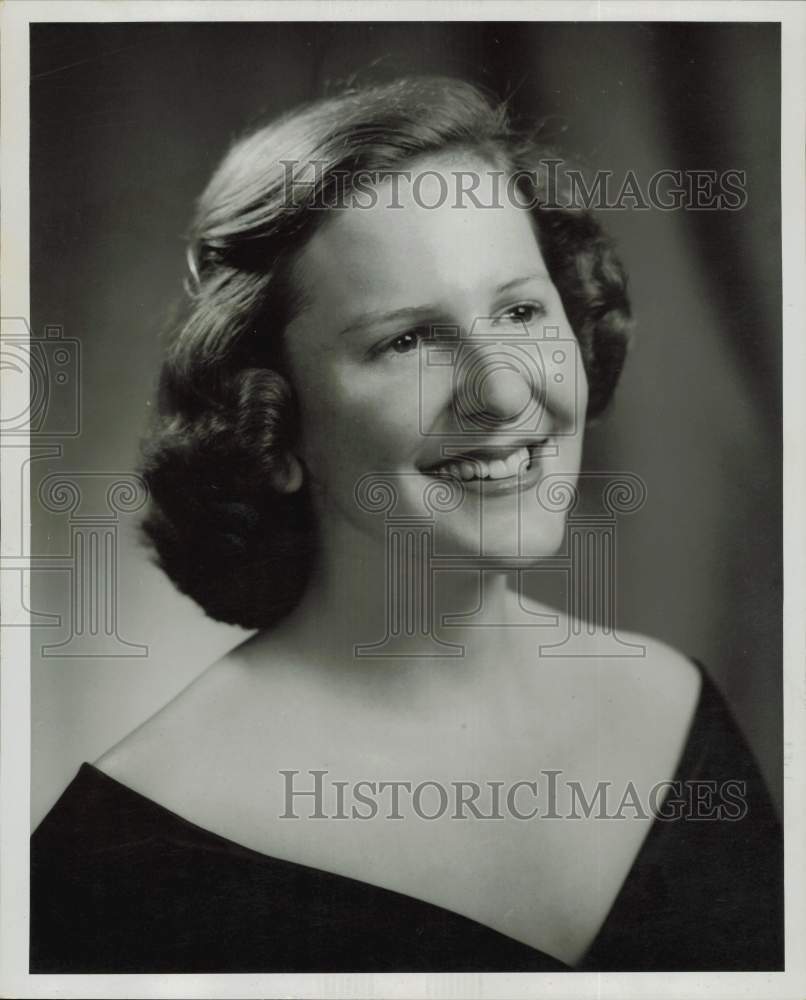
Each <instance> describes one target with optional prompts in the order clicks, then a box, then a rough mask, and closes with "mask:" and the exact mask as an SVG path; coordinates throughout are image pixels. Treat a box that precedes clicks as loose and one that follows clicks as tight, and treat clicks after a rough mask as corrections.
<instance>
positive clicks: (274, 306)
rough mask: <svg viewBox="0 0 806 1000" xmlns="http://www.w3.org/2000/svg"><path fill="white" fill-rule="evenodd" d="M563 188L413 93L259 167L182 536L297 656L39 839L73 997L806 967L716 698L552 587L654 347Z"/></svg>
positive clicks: (169, 497)
mask: <svg viewBox="0 0 806 1000" xmlns="http://www.w3.org/2000/svg"><path fill="white" fill-rule="evenodd" d="M548 158H549V155H548V151H546V150H543V149H541V148H540V147H539V145H537V144H536V143H535V142H534V141H533V140H532V139H530V138H529V137H528V136H520V135H517V134H515V133H514V132H513V130H512V129H511V128H510V126H509V124H508V121H507V116H506V112H505V110H504V109H503V108H500V107H495V106H493V105H492V104H490V103H489V102H488V101H487V100H486V99H485V98H484V97H483V96H482V95H481V94H480V93H479V92H478V91H476V90H475V89H474V88H472V87H471V86H469V85H467V84H464V83H461V82H457V81H451V80H441V79H412V80H401V81H398V82H396V83H393V84H390V85H386V86H383V87H376V88H371V89H365V90H360V91H356V92H348V93H346V94H343V95H341V96H338V97H335V98H331V99H328V100H326V101H322V102H319V103H315V104H312V105H310V106H308V107H305V108H302V109H301V110H297V111H295V112H293V113H291V114H289V115H288V116H286V117H285V118H283V119H281V120H280V121H278V122H276V123H273V124H270V125H269V126H267V127H265V128H263V129H261V130H259V131H257V132H255V133H254V134H252V135H250V136H248V137H247V138H245V139H243V140H241V141H240V142H238V143H237V144H236V145H235V146H234V147H233V149H232V150H231V151H230V152H229V154H228V155H227V157H226V158H225V160H224V162H223V163H222V164H221V166H220V167H219V169H218V171H217V172H216V174H215V175H214V177H213V179H212V181H211V182H210V184H209V186H208V188H207V190H206V191H205V192H204V194H203V195H202V197H201V199H200V201H199V205H198V211H197V214H196V219H195V224H194V228H193V233H192V241H191V245H190V250H189V263H190V272H191V279H190V283H189V292H190V302H189V309H188V313H187V316H186V317H185V319H184V321H183V323H182V324H181V326H180V328H179V329H178V331H177V333H176V336H175V338H174V340H173V342H172V345H171V348H170V352H169V354H168V357H167V359H166V362H165V367H164V370H163V377H162V385H161V400H160V418H159V421H158V423H157V425H156V427H155V428H154V431H153V434H152V436H151V437H150V439H149V442H148V445H147V449H146V458H145V475H146V477H147V480H148V482H149V486H150V488H151V491H152V497H153V503H152V509H151V513H150V515H149V518H148V520H147V522H146V530H147V532H148V535H149V537H150V539H151V540H152V542H153V544H154V546H155V548H156V551H157V553H158V555H159V558H160V560H161V563H162V565H163V567H164V569H165V570H166V572H167V573H168V574H169V575H170V576H171V577H172V579H173V580H174V581H175V582H176V584H177V585H178V586H179V587H180V588H181V589H182V590H183V591H184V592H185V593H187V594H189V595H190V596H192V597H193V598H195V599H196V600H197V601H198V602H199V603H200V604H201V606H202V607H203V608H204V609H205V610H206V611H207V612H208V613H209V614H210V615H212V616H213V617H216V618H219V619H221V620H224V621H228V622H236V623H238V624H241V625H243V626H246V627H249V628H255V629H256V630H257V632H256V634H255V636H254V637H253V638H252V639H250V640H249V641H248V642H246V643H245V644H244V645H242V646H240V647H238V648H237V649H235V650H233V651H232V652H231V653H230V654H229V655H227V656H226V657H224V659H223V660H221V661H220V662H218V663H215V664H214V665H213V666H212V667H210V669H208V670H207V671H206V672H205V673H203V674H202V675H201V676H200V677H199V679H198V680H197V681H196V682H195V683H193V684H192V685H191V686H190V687H189V688H188V689H186V690H185V691H184V692H182V693H181V694H180V695H179V696H178V697H177V698H176V699H175V700H174V701H172V702H171V703H170V704H169V705H167V706H166V707H165V708H164V709H163V710H162V711H160V712H159V713H158V714H157V715H156V716H154V717H153V718H152V719H150V720H148V721H147V722H146V723H144V724H143V725H142V726H141V727H140V728H139V729H138V730H137V731H136V732H134V733H132V734H131V735H130V736H129V737H127V738H126V739H125V740H123V741H122V742H121V743H120V744H118V745H117V746H116V747H114V748H113V749H111V750H110V751H109V752H108V753H107V754H105V755H104V756H103V757H102V758H101V759H100V760H99V761H98V762H97V763H96V764H95V765H94V766H90V765H84V766H83V767H82V769H81V770H80V772H79V774H78V776H77V778H76V779H75V781H74V782H73V784H72V785H71V786H70V788H69V789H68V790H67V791H66V792H65V794H64V795H63V796H62V799H61V800H60V801H59V803H57V805H56V806H55V807H54V809H53V811H52V812H51V813H50V814H49V816H48V817H47V818H46V819H45V820H44V822H43V824H42V826H41V827H40V828H39V829H38V830H37V832H36V833H35V835H34V838H33V846H32V893H33V895H32V958H31V962H32V970H33V971H38V972H49V971H53V972H55V971H68V970H69V971H87V972H90V971H95V972H100V971H109V972H112V971H132V972H141V971H142V972H145V971H174V972H202V971H208V972H235V971H250V972H259V971H298V972H305V971H336V970H352V971H379V970H401V971H449V970H452V971H462V970H464V971H470V970H481V971H507V970H522V971H525V970H534V971H541V970H550V969H554V970H557V969H636V970H637V969H656V970H661V969H740V968H747V969H752V968H764V969H772V968H779V967H780V965H781V962H782V954H781V948H782V945H781V908H780V905H781V904H780V875H781V863H780V846H779V831H778V827H777V824H776V820H775V818H774V814H773V812H772V809H771V806H770V804H769V800H768V798H767V794H766V791H765V789H764V786H763V783H762V781H761V779H760V777H759V774H758V771H757V769H756V767H755V765H754V763H753V760H752V758H751V756H750V754H749V752H748V750H747V748H746V746H745V744H744V742H743V741H742V739H741V737H740V735H739V734H738V731H737V730H736V728H735V726H734V724H733V722H732V720H731V718H730V716H729V714H728V713H727V710H726V709H725V707H724V705H723V704H722V703H721V701H720V699H719V696H718V695H717V693H716V691H715V689H714V688H713V687H712V686H711V684H710V683H709V681H708V680H707V678H706V677H705V675H704V674H703V673H702V671H701V670H700V669H699V668H698V666H697V665H696V664H694V663H692V662H691V661H690V660H688V659H687V658H686V657H685V656H683V655H682V654H680V653H678V652H676V651H675V650H673V649H670V648H668V647H666V646H664V645H663V644H661V643H659V642H657V641H654V640H652V639H650V638H647V637H644V636H623V637H622V641H623V644H624V645H623V648H624V655H615V656H614V655H612V654H613V648H612V645H608V646H607V647H606V648H605V646H604V645H603V644H602V643H603V639H602V633H601V632H599V631H597V630H596V629H582V630H580V629H579V628H576V627H575V626H576V625H577V624H578V623H574V622H571V621H569V617H568V615H566V614H563V613H561V612H559V611H557V610H556V609H551V608H548V607H542V606H540V605H538V604H537V603H536V602H534V601H531V600H529V599H528V598H527V597H526V596H525V595H524V593H523V592H522V588H521V587H520V581H521V576H522V573H521V572H520V571H522V570H523V568H524V566H529V565H533V566H539V565H540V560H541V559H550V558H551V557H553V556H554V555H555V553H556V552H557V551H558V549H559V548H560V546H561V545H562V542H563V536H564V529H565V514H564V508H563V505H562V504H557V503H552V502H549V501H548V499H547V498H548V497H549V495H550V493H551V488H552V487H553V486H557V484H560V485H561V486H562V488H564V489H566V490H571V491H572V490H573V488H574V484H575V482H576V479H577V476H578V473H579V467H580V459H581V453H582V438H583V432H584V428H585V424H586V421H588V420H590V419H592V418H594V417H597V416H598V415H599V414H601V413H602V411H603V410H604V408H605V406H606V404H607V402H608V400H609V399H610V397H611V395H612V392H613V390H614V387H615V384H616V381H617V378H618V375H619V372H620V370H621V367H622V363H623V359H624V354H625V350H626V342H627V335H628V330H629V306H628V301H627V296H626V287H625V278H624V274H623V271H622V268H621V266H620V264H619V262H618V260H617V258H616V256H615V254H614V251H613V249H612V247H611V245H610V243H609V242H608V240H607V239H606V237H605V236H604V234H603V232H602V230H601V229H600V227H599V225H598V223H597V222H596V221H595V219H594V218H593V217H592V215H591V214H590V213H589V212H587V211H584V210H580V209H577V208H574V207H573V206H572V205H571V204H570V203H569V202H568V201H567V200H566V198H565V195H566V194H567V192H566V191H565V190H564V189H563V188H562V186H560V187H559V188H558V187H556V184H557V183H558V181H557V175H556V174H552V173H550V172H547V170H546V169H545V164H546V162H547V159H548ZM559 183H560V185H562V181H561V180H560V181H559ZM379 498H380V499H379ZM482 570H483V571H484V572H483V586H481V582H482V575H481V574H482ZM578 582H579V581H577V583H578ZM584 583H585V586H591V585H594V582H593V581H590V580H586V581H584ZM480 594H481V596H480ZM529 622H533V623H534V624H533V626H532V627H522V626H523V625H524V623H527V624H528V623H529ZM479 625H481V626H482V627H479ZM572 626H573V627H572ZM571 632H573V633H574V635H575V636H576V644H575V645H574V647H573V649H572V650H568V649H567V650H565V652H566V653H569V652H570V653H571V654H572V655H558V652H559V651H561V647H562V645H563V642H564V639H565V638H566V637H567V636H568V635H569V634H571ZM636 650H639V651H640V652H641V654H642V655H638V656H636V655H628V654H634V653H635V651H636ZM692 789H694V790H693V791H692ZM594 794H600V795H601V796H603V797H605V796H607V795H610V796H611V799H610V800H608V801H607V802H604V803H603V801H602V799H598V800H597V801H596V804H595V805H594V804H593V803H592V801H591V800H592V796H594ZM582 796H584V799H583V797H582ZM446 803H447V804H446ZM625 803H629V808H628V807H627V806H626V805H625ZM647 804H649V805H650V806H651V808H649V807H648V805H647Z"/></svg>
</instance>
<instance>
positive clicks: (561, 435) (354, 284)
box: [285, 157, 587, 557]
mask: <svg viewBox="0 0 806 1000" xmlns="http://www.w3.org/2000/svg"><path fill="white" fill-rule="evenodd" d="M410 169H411V171H412V174H413V176H416V175H417V174H418V173H419V174H421V175H422V174H423V172H424V171H426V170H437V171H440V172H441V173H442V175H443V176H444V177H447V178H448V180H449V188H450V192H451V193H450V196H449V197H447V198H446V197H445V196H444V187H442V186H441V185H440V183H438V180H437V178H435V177H431V178H425V179H423V178H422V176H421V179H420V182H419V184H418V185H416V186H414V187H412V186H411V185H407V184H406V183H400V184H399V185H398V194H397V202H396V204H398V205H400V206H402V207H397V208H391V207H389V206H390V204H392V203H394V202H393V192H392V190H391V182H385V183H382V184H380V185H379V186H378V187H377V188H376V192H377V195H378V197H377V199H376V203H375V204H374V206H373V207H372V208H367V209H365V208H361V207H358V206H352V207H350V208H346V209H344V210H341V211H340V212H338V213H337V214H334V215H333V216H332V217H331V218H330V219H329V220H328V221H327V222H326V223H325V224H324V225H323V226H322V227H321V228H320V229H319V231H318V232H317V233H316V234H315V235H314V236H313V237H312V239H311V240H310V242H309V243H308V244H307V246H306V247H305V249H304V250H303V252H302V253H301V255H300V257H299V259H298V261H297V264H296V266H295V280H296V282H297V283H298V285H299V287H300V290H301V291H302V293H303V298H304V300H305V303H306V304H305V306H304V307H303V309H302V311H301V312H300V313H299V314H298V315H297V316H296V317H295V318H294V320H293V321H292V322H291V323H290V324H289V326H288V328H287V330H286V333H285V343H286V349H287V354H288V358H289V364H290V370H291V378H292V382H293V384H294V388H295V390H296V394H297V398H298V402H299V409H300V417H301V423H300V427H301V434H300V441H299V446H298V454H299V456H300V458H301V459H302V460H303V463H304V465H305V468H306V477H307V480H308V483H309V485H310V487H311V488H312V491H313V496H314V503H315V506H316V510H317V514H318V518H319V528H320V534H321V535H322V537H323V539H324V540H325V542H326V541H327V538H328V533H329V532H334V531H336V532H338V531H339V530H341V528H343V527H345V526H347V525H350V526H352V528H353V529H355V530H358V531H360V532H364V533H366V532H368V533H369V534H370V535H372V536H374V537H377V538H379V539H383V537H384V525H383V517H382V516H380V517H379V516H378V514H371V513H367V512H366V511H365V510H362V508H361V506H360V505H359V504H358V503H357V501H356V495H355V491H356V486H357V484H358V483H359V481H360V480H362V478H363V477H366V476H367V475H368V474H371V473H377V474H378V475H379V477H380V478H381V479H386V480H388V481H389V482H390V483H393V484H394V489H395V491H396V493H397V497H398V500H397V503H396V505H395V509H394V514H395V516H403V515H406V514H412V515H417V514H419V515H422V514H423V513H425V512H427V511H428V510H429V509H430V508H429V507H428V506H427V505H426V500H425V499H424V497H425V495H426V494H427V492H428V488H429V487H433V486H434V484H435V483H442V484H445V485H450V486H451V488H452V489H454V490H455V492H456V496H457V497H458V498H459V500H460V502H459V503H458V506H456V507H455V509H453V510H451V511H450V512H446V513H441V514H438V515H437V516H436V522H437V532H438V534H437V539H438V551H441V552H445V553H448V552H450V553H457V554H467V555H469V554H479V553H482V552H483V553H484V554H485V555H491V556H496V555H497V556H500V557H506V556H511V555H532V556H540V555H547V554H551V553H552V552H554V551H556V549H557V547H558V545H559V544H560V542H561V539H562V531H563V521H564V515H563V514H562V513H561V512H557V511H556V510H547V509H546V508H545V507H544V506H542V505H541V503H540V502H539V500H538V486H539V484H540V482H541V480H544V478H545V477H546V476H549V475H555V474H558V475H561V476H562V477H563V479H566V480H571V481H574V480H575V479H576V476H577V473H578V470H579V462H580V455H581V449H582V434H583V429H584V420H585V411H586V406H587V383H586V380H585V374H584V370H583V368H582V363H581V359H580V356H579V351H578V349H577V347H576V341H575V339H574V336H573V332H572V330H571V328H570V325H569V323H568V319H567V318H566V315H565V311H564V309H563V305H562V302H561V300H560V296H559V294H558V292H557V289H556V288H555V287H554V285H553V284H552V281H551V279H550V277H549V275H548V272H547V270H546V266H545V263H544V261H543V257H542V255H541V253H540V249H539V247H538V243H537V239H536V236H535V231H534V229H533V223H532V220H531V217H530V215H529V214H528V213H527V212H526V211H525V210H524V209H522V208H518V207H517V206H515V205H513V204H511V203H509V202H508V200H507V199H502V203H501V204H500V205H499V206H498V207H492V208H491V207H482V206H489V205H490V204H495V202H496V199H495V198H494V191H493V184H494V183H495V178H494V176H493V173H492V169H491V168H490V166H489V165H484V164H482V163H481V162H480V161H477V160H475V159H473V158H471V159H469V160H468V157H463V158H461V159H456V158H447V157H432V158H428V159H423V160H421V161H417V162H415V163H412V164H411V166H410ZM461 169H464V170H467V169H474V170H475V171H476V172H477V173H479V174H480V175H481V185H480V186H479V188H478V189H477V192H476V194H477V197H478V199H479V202H480V204H473V203H472V202H471V201H470V200H468V199H465V200H464V201H462V202H460V203H459V204H460V205H461V206H462V207H456V204H457V202H456V198H455V197H454V190H453V187H451V186H450V185H451V184H453V180H452V178H453V177H454V172H456V171H458V170H461ZM415 195H416V196H417V197H415ZM440 195H442V197H440ZM434 205H437V206H438V207H427V206H434ZM544 485H545V483H544ZM432 492H433V491H432Z"/></svg>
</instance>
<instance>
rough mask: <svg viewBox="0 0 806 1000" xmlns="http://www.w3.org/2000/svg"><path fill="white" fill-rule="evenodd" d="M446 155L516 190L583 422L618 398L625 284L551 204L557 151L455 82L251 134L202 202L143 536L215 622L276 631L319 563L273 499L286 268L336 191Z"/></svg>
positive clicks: (281, 413)
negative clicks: (547, 186) (551, 291)
mask: <svg viewBox="0 0 806 1000" xmlns="http://www.w3.org/2000/svg"><path fill="white" fill-rule="evenodd" d="M446 151H461V152H473V153H475V154H478V155H479V156H481V157H483V158H485V159H487V160H490V161H491V162H494V163H497V164H500V163H503V164H504V165H505V166H506V167H507V168H508V169H509V170H510V171H511V175H512V176H515V175H516V174H518V176H519V180H518V184H519V187H520V188H522V189H523V190H525V192H526V194H527V195H528V196H529V199H530V200H529V203H530V204H531V205H533V206H534V207H533V208H530V211H531V213H532V215H533V218H534V219H535V221H536V224H537V225H536V230H537V234H538V241H539V243H540V248H541V251H542V253H543V257H544V260H545V262H546V266H547V267H548V270H549V273H550V275H551V277H552V280H553V282H554V284H555V286H556V287H557V290H558V292H559V294H560V297H561V299H562V302H563V305H564V307H565V311H566V314H567V316H568V319H569V321H570V323H571V326H572V328H573V330H574V333H575V335H576V337H577V340H578V341H579V344H580V350H581V354H582V359H583V362H584V365H585V368H586V372H587V376H588V382H589V402H588V419H592V418H594V417H596V416H598V415H599V414H600V413H601V412H602V411H603V409H604V408H605V406H606V405H607V403H608V401H609V399H610V397H611V396H612V393H613V389H614V387H615V385H616V382H617V380H618V376H619V373H620V371H621V367H622V364H623V361H624V356H625V352H626V346H627V340H628V331H629V325H630V310H629V303H628V299H627V294H626V279H625V276H624V272H623V270H622V267H621V265H620V263H619V261H618V259H617V257H616V255H615V252H614V250H613V248H612V246H611V244H610V242H609V240H608V239H607V237H606V236H605V234H604V233H603V231H602V229H601V227H600V226H599V224H598V222H597V221H596V220H595V218H594V217H593V215H592V214H591V213H590V212H589V211H587V210H585V209H584V208H576V207H571V206H570V204H569V203H568V202H566V201H564V200H563V195H564V194H565V192H564V191H563V190H562V188H560V189H558V190H557V191H556V192H555V197H556V203H555V204H551V203H550V199H549V198H548V196H547V192H546V191H545V190H542V188H541V182H540V180H539V178H540V173H539V171H537V169H536V168H537V166H538V164H539V163H540V162H541V161H542V160H544V159H545V158H546V157H547V156H549V155H550V153H551V151H550V150H548V149H546V148H544V147H541V146H540V145H539V144H538V142H537V141H536V140H535V139H534V138H532V137H530V136H525V135H521V134H518V133H516V132H515V131H514V130H513V129H512V128H511V126H510V124H509V120H508V115H507V110H506V108H505V106H503V105H496V104H495V103H493V102H491V101H488V100H487V98H486V97H485V96H484V95H483V94H482V93H481V92H480V91H478V90H477V89H476V88H475V87H473V86H471V85H470V84H468V83H464V82H461V81H458V80H450V79H442V78H427V77H426V78H423V77H421V78H412V79H402V80H397V81H395V82H393V83H390V84H385V85H382V86H375V87H370V88H364V89H360V90H354V91H347V92H345V93H343V94H341V95H338V96H335V97H331V98H328V99H326V100H322V101H317V102H314V103H312V104H310V105H307V106H305V107H303V108H301V109H297V110H295V111H293V112H291V113H290V114H287V115H285V116H284V117H282V118H280V119H279V120H277V121H275V122H273V123H271V124H269V125H267V126H265V127H263V128H261V129H259V130H257V131H255V132H253V133H251V134H250V135H248V136H246V137H245V138H243V139H241V140H239V141H238V142H236V143H235V145H234V146H233V147H232V149H231V150H230V151H229V153H228V154H227V155H226V157H225V158H224V160H223V162H222V163H221V165H220V166H219V168H218V170H217V171H216V173H215V174H214V176H213V178H212V179H211V181H210V183H209V185H208V186H207V188H206V190H205V191H204V192H203V194H202V195H201V198H200V199H199V201H198V205H197V210H196V214H195V218H194V221H193V226H192V230H191V239H190V245H189V249H188V268H189V272H190V277H189V280H188V282H187V291H188V303H187V309H186V312H185V315H184V318H183V320H182V322H181V323H180V324H179V325H178V327H177V329H176V331H175V334H174V336H173V339H172V341H171V343H170V347H169V350H168V353H167V356H166V358H165V361H164V364H163V368H162V373H161V378H160V393H159V408H158V414H157V418H156V420H155V424H154V427H153V428H152V430H151V433H150V435H149V437H148V439H147V441H146V443H145V445H144V449H143V451H144V457H143V474H144V476H145V478H146V481H147V483H148V485H149V488H150V491H151V506H150V509H149V512H148V514H147V516H146V519H145V521H144V523H143V529H144V531H145V534H146V536H147V538H148V539H149V541H150V542H151V543H152V544H153V546H154V547H155V549H156V552H157V556H158V558H159V562H160V564H161V566H162V567H163V569H164V570H165V571H166V573H167V574H168V575H169V576H170V577H171V579H172V580H173V581H174V583H176V585H177V586H178V587H179V589H180V590H181V591H183V592H184V593H186V594H188V595H189V596H190V597H192V598H193V599H195V600H196V601H197V602H198V603H199V604H200V605H201V606H202V608H204V610H205V611H206V612H207V613H208V614H209V615H210V616H211V617H213V618H216V619H219V620H221V621H226V622H230V623H233V624H238V625H241V626H243V627H245V628H262V627H266V626H269V625H271V624H272V623H274V622H276V621H278V620H279V619H280V618H282V617H283V616H284V615H285V614H287V613H288V612H289V611H290V610H291V609H292V608H293V607H294V606H295V605H296V603H297V602H298V601H299V599H300V597H301V596H302V593H303V591H304V589H305V586H306V584H307V582H308V580H309V577H310V573H311V569H312V567H313V563H314V560H315V558H316V551H317V545H316V525H315V520H314V517H313V512H312V505H311V502H310V497H309V495H308V493H307V489H306V487H303V489H302V490H301V491H300V492H299V493H296V494H294V495H287V494H284V493H282V492H280V491H278V489H277V488H276V485H275V483H276V480H277V475H278V472H280V470H281V469H282V467H283V461H284V455H286V454H287V452H288V450H289V448H291V447H293V444H294V442H295V440H296V434H297V414H296V406H295V400H294V393H293V390H292V387H291V383H290V380H289V376H288V366H287V363H286V360H285V352H284V347H283V332H284V329H285V327H286V325H287V324H288V322H289V321H290V319H291V318H292V317H293V315H294V313H295V310H296V309H297V308H298V306H299V302H298V300H297V298H296V293H295V288H294V285H293V282H292V281H291V268H292V264H293V261H294V259H295V256H296V255H297V254H298V253H299V252H300V251H301V250H302V248H304V246H305V244H306V242H307V240H308V239H309V238H310V236H311V235H312V234H313V232H314V231H315V229H316V228H317V227H318V226H319V225H321V223H322V222H323V220H324V218H325V217H326V216H327V214H328V213H327V212H325V211H320V210H316V205H321V204H323V203H325V204H326V203H327V197H326V196H327V193H328V191H329V190H330V189H332V187H333V185H334V184H335V182H336V178H339V179H340V183H343V179H344V178H345V177H347V178H348V186H349V178H350V177H352V176H355V175H357V174H358V173H366V172H369V171H371V172H377V173H382V172H389V171H394V170H399V169H402V168H403V167H404V166H405V165H406V164H407V163H408V162H409V161H411V160H412V159H414V158H416V157H421V156H424V155H427V154H438V153H442V152H446ZM521 175H522V178H523V179H521ZM529 176H532V177H533V178H534V180H531V181H530V180H529ZM290 178H291V180H292V190H291V191H289V179H290ZM559 182H560V184H561V185H562V183H563V181H562V175H560V176H559ZM342 193H343V192H342ZM289 194H291V197H289ZM560 206H565V207H560Z"/></svg>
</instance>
